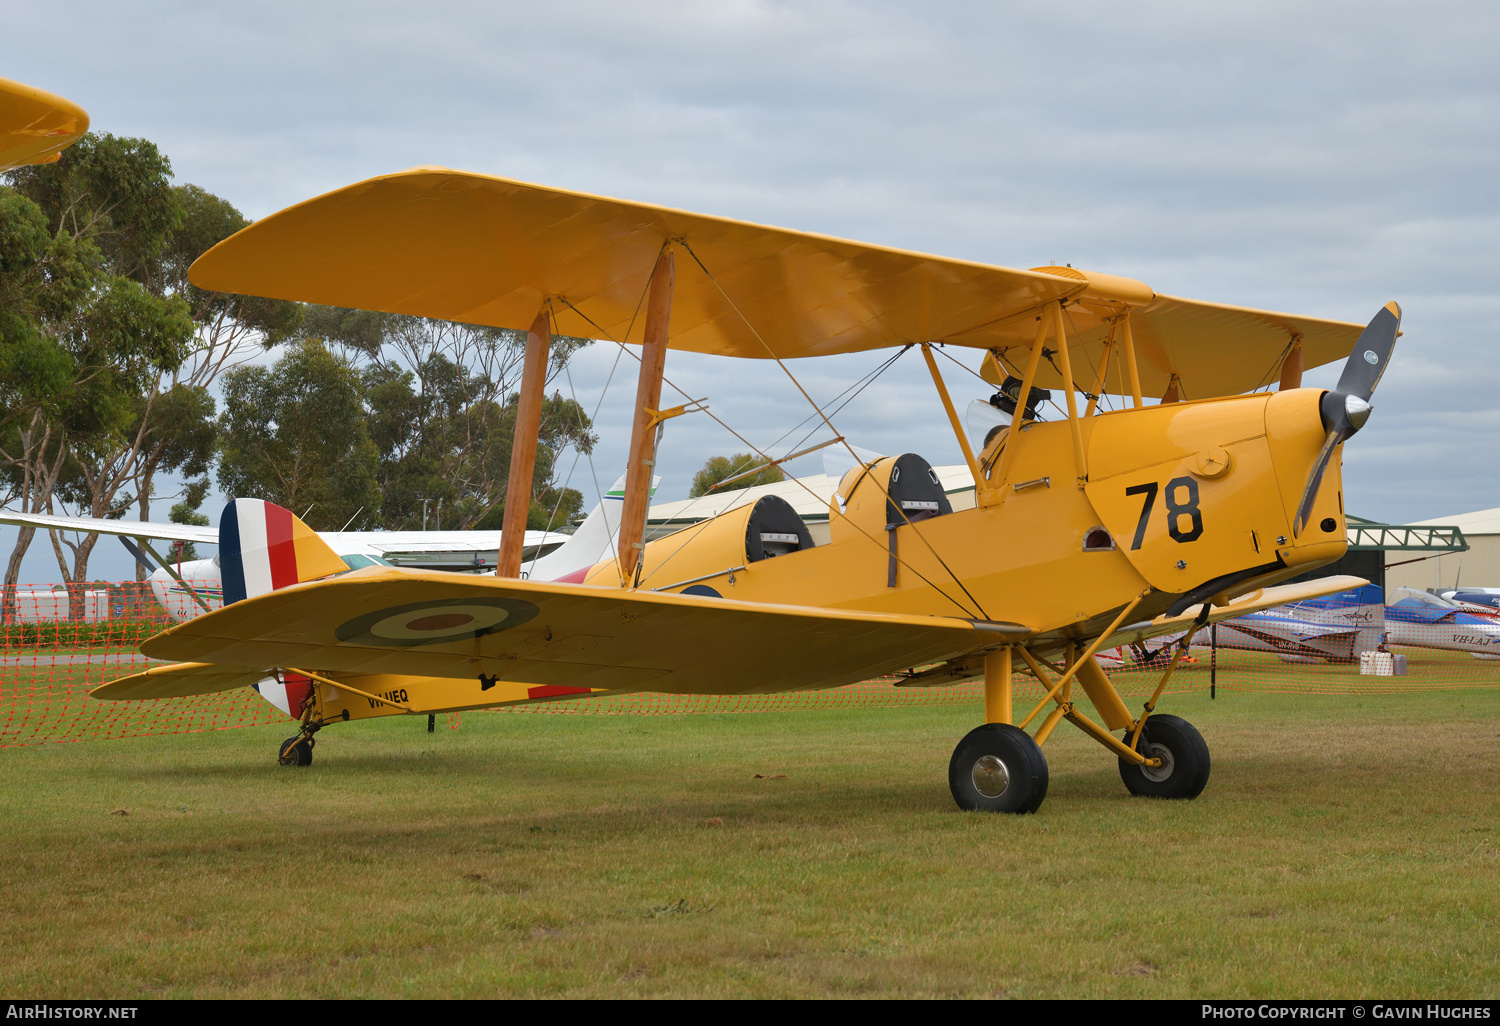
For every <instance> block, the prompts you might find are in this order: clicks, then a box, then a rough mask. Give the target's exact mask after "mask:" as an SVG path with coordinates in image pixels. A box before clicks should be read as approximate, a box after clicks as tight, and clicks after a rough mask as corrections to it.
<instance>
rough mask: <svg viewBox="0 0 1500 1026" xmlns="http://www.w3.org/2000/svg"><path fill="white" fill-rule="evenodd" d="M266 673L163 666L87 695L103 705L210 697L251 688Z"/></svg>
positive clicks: (204, 665) (203, 665)
mask: <svg viewBox="0 0 1500 1026" xmlns="http://www.w3.org/2000/svg"><path fill="white" fill-rule="evenodd" d="M269 672H270V671H268V670H265V669H257V668H254V667H249V666H221V665H216V664H213V663H168V664H167V665H165V666H152V667H150V668H149V669H147V670H146V671H145V672H143V673H134V674H131V675H130V676H129V677H121V678H119V679H118V680H112V681H110V682H109V683H108V684H100V685H99V686H98V687H97V688H95V689H94V690H92V691H90V692H89V697H90V698H97V699H99V700H101V701H105V702H128V701H139V700H140V699H143V698H187V697H188V696H190V695H213V694H217V693H218V692H220V691H233V690H235V689H236V688H248V687H253V686H254V685H256V684H258V683H259V682H260V681H262V680H264V679H265V678H266V676H267V675H268V673H269Z"/></svg>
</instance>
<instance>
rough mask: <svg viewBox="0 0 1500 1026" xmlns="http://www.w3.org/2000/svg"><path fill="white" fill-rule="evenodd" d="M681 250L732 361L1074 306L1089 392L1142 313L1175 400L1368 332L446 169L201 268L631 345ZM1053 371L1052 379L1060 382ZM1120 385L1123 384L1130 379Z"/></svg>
mask: <svg viewBox="0 0 1500 1026" xmlns="http://www.w3.org/2000/svg"><path fill="white" fill-rule="evenodd" d="M668 240H674V241H680V242H681V243H684V244H685V245H686V246H687V247H689V248H690V249H691V253H692V254H695V255H696V258H697V259H694V257H693V256H692V255H690V254H688V253H681V252H679V255H678V257H677V260H676V283H675V285H674V289H673V305H672V318H671V334H670V345H671V346H672V347H673V348H677V349H688V350H693V351H695V352H702V353H716V354H720V355H725V356H738V357H753V358H765V357H768V356H771V355H772V354H774V355H776V356H778V357H783V358H785V357H798V356H822V355H828V354H832V353H847V352H856V351H860V350H865V349H877V348H881V347H887V346H901V345H906V344H908V343H911V342H950V343H953V344H956V345H964V346H975V347H980V348H990V347H998V348H1001V349H1005V348H1011V347H1015V346H1023V347H1029V346H1030V345H1031V344H1032V342H1033V339H1034V337H1035V334H1036V328H1037V324H1036V313H1037V311H1038V310H1039V309H1040V308H1041V307H1042V306H1043V305H1044V304H1046V303H1048V302H1050V301H1052V300H1055V299H1066V300H1067V301H1068V305H1067V317H1068V321H1069V324H1070V328H1069V330H1070V332H1071V333H1074V334H1075V336H1076V337H1075V338H1074V339H1073V340H1072V344H1073V345H1074V346H1081V347H1083V351H1081V352H1080V353H1079V356H1078V357H1076V358H1075V363H1074V366H1075V368H1080V369H1078V370H1077V371H1076V373H1077V375H1078V376H1079V378H1080V381H1081V383H1082V384H1084V385H1085V386H1086V385H1087V384H1088V379H1089V378H1090V377H1091V375H1090V374H1089V372H1088V371H1086V370H1084V369H1081V368H1083V367H1092V366H1095V365H1096V363H1097V352H1090V351H1089V348H1090V347H1093V349H1094V350H1097V348H1098V347H1099V346H1100V345H1102V342H1103V339H1104V337H1105V335H1106V333H1107V331H1108V327H1107V323H1106V322H1107V321H1108V320H1109V319H1111V318H1113V317H1115V316H1116V315H1118V314H1119V313H1120V312H1121V311H1122V310H1124V309H1126V308H1135V309H1136V310H1137V314H1138V315H1139V316H1141V317H1142V318H1143V320H1142V322H1141V327H1139V328H1137V329H1136V337H1137V338H1144V345H1143V350H1144V351H1145V352H1147V353H1148V354H1149V355H1148V356H1147V358H1146V359H1144V360H1143V361H1142V363H1141V375H1142V381H1141V383H1142V387H1143V388H1144V389H1145V390H1146V391H1147V392H1156V393H1159V392H1161V391H1164V390H1165V388H1166V386H1167V382H1168V380H1169V378H1170V375H1171V374H1172V373H1177V374H1178V375H1179V377H1180V378H1181V380H1182V382H1183V387H1184V390H1185V393H1186V395H1188V396H1189V397H1192V398H1199V397H1203V396H1207V395H1211V394H1223V395H1230V394H1237V393H1239V392H1244V391H1247V390H1249V389H1251V388H1254V387H1256V386H1257V385H1258V384H1261V383H1263V382H1262V378H1263V377H1264V376H1265V374H1266V371H1267V368H1268V367H1273V366H1274V367H1276V368H1279V366H1280V356H1281V355H1282V354H1283V352H1284V351H1285V350H1286V347H1287V345H1288V343H1289V341H1290V339H1291V337H1292V336H1293V335H1295V334H1301V335H1302V336H1303V337H1304V339H1305V341H1304V364H1305V366H1308V367H1312V366H1315V365H1316V364H1318V363H1320V362H1326V361H1327V360H1333V359H1341V358H1343V357H1344V356H1346V355H1348V353H1349V350H1350V349H1351V348H1352V347H1353V345H1354V341H1355V339H1357V338H1358V337H1359V332H1360V330H1361V328H1362V326H1361V325H1357V324H1347V325H1346V324H1340V323H1338V322H1333V321H1319V320H1316V319H1313V318H1296V317H1290V316H1288V315H1285V314H1276V313H1268V312H1265V311H1258V310H1243V309H1240V308H1238V307H1229V306H1214V305H1212V304H1207V303H1195V302H1193V301H1190V300H1176V299H1171V298H1170V297H1164V296H1156V295H1155V294H1154V293H1153V292H1152V290H1151V289H1150V288H1149V287H1147V286H1146V285H1144V284H1142V283H1141V282H1138V281H1132V280H1130V279H1126V278H1119V277H1115V276H1112V275H1103V274H1096V273H1093V272H1083V271H1078V270H1075V269H1073V268H1037V269H1034V270H1029V271H1022V270H1016V269H1013V268H1007V267H996V266H992V265H988V264H978V263H972V262H970V261H965V260H955V259H951V258H947V257H938V256H931V255H929V254H925V253H914V252H909V251H906V250H899V249H891V248H888V247H884V246H875V245H871V244H869V243H863V242H850V241H848V240H845V239H836V238H831V237H829V236H825V235H816V234H812V233H809V232H797V231H789V230H787V229H784V228H772V227H767V226H765V225H757V224H750V223H747V222H744V221H735V220H731V219H729V218H722V217H710V216H708V215H704V214H693V213H688V212H686V211H682V210H672V209H669V208H666V207H658V206H654V205H652V204H649V203H632V202H627V201H625V200H617V199H610V198H607V197H603V196H591V195H588V194H586V193H578V192H570V191H568V190H565V189H549V188H545V187H542V186H538V185H529V184H527V183H524V182H517V181H512V180H510V179H506V178H496V177H493V176H490V175H480V174H473V173H471V172H467V171H453V170H450V169H448V168H435V167H425V168H413V169H411V170H409V171H402V172H399V173H397V174H393V175H385V176H382V177H379V178H372V179H370V180H368V181H365V182H360V183H358V184H356V185H351V186H348V187H347V188H344V189H339V190H337V191H335V192H331V193H328V194H326V195H324V196H319V197H317V198H316V199H311V200H308V201H306V202H304V203H299V204H297V205H296V206H293V207H288V208H287V209H286V210H283V211H281V212H279V213H276V214H273V215H271V216H270V217H267V218H263V219H262V220H260V221H257V222H256V223H255V224H253V225H251V226H250V227H248V228H246V229H244V230H243V231H241V232H239V233H238V234H236V235H234V236H231V237H230V238H228V239H225V240H224V241H223V242H221V243H219V244H218V245H217V246H215V247H214V248H213V249H211V250H209V251H208V252H207V253H205V254H204V255H203V256H201V257H200V258H199V259H198V261H197V262H196V263H195V264H194V265H193V267H192V271H191V278H192V280H193V283H194V284H196V285H199V286H201V287H203V288H207V289H214V290H217V291H222V292H239V293H247V294H250V295H258V296H272V297H277V298H282V299H294V300H301V301H305V302H314V303H326V304H331V305H334V306H346V307H356V308H359V309H365V310H384V311H388V312H392V313H405V314H415V315H419V316H423V317H436V318H441V319H444V320H451V321H463V322H467V323H471V324H487V325H493V326H496V327H503V328H515V329H518V330H524V329H525V328H527V327H528V326H529V325H530V324H531V323H532V321H533V320H534V319H535V318H536V313H537V310H538V308H539V306H540V304H541V303H542V301H543V300H544V299H547V298H553V297H562V298H563V299H565V300H566V302H557V303H555V304H554V307H553V309H554V313H555V315H556V318H557V324H558V327H559V330H562V331H567V332H571V333H573V334H576V335H583V336H586V337H589V338H598V337H600V336H601V334H603V335H605V336H608V337H611V338H615V339H624V336H625V332H626V330H627V328H628V327H629V326H630V324H631V323H632V320H638V318H636V316H635V315H636V313H637V310H638V308H639V305H640V300H641V296H642V294H643V292H644V290H645V287H646V283H647V280H648V278H649V276H650V274H651V270H652V267H653V266H654V264H655V262H656V258H657V254H658V253H659V252H660V251H661V248H662V246H663V244H664V243H666V242H667V241H668ZM698 260H701V261H702V266H700V265H699V263H698ZM705 268H706V271H705ZM710 274H711V275H712V277H710V276H709V275H710ZM721 286H722V291H721ZM575 307H576V310H575ZM1132 323H1136V322H1135V321H1134V320H1132ZM640 327H641V326H640V325H637V330H640ZM1325 335H1326V336H1327V338H1326V340H1325ZM1226 340H1227V342H1228V344H1227V345H1226ZM632 341H634V340H632ZM1309 343H1311V344H1309ZM1208 354H1218V355H1208ZM1044 368H1045V369H1044V372H1043V373H1044V377H1043V378H1042V379H1041V381H1040V383H1041V384H1043V385H1050V386H1051V387H1057V386H1058V385H1059V384H1060V379H1058V380H1051V378H1055V377H1056V374H1057V372H1056V371H1055V370H1054V369H1052V368H1050V367H1046V365H1044ZM1048 376H1050V377H1048ZM1200 378H1201V380H1200ZM1106 387H1107V388H1108V390H1109V391H1112V392H1120V391H1122V389H1123V386H1122V385H1121V384H1120V383H1119V382H1117V381H1116V380H1115V376H1114V375H1111V376H1110V380H1109V383H1108V385H1107V386H1106Z"/></svg>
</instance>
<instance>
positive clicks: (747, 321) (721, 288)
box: [681, 240, 989, 619]
mask: <svg viewBox="0 0 1500 1026" xmlns="http://www.w3.org/2000/svg"><path fill="white" fill-rule="evenodd" d="M681 245H682V248H683V249H685V250H687V252H688V255H689V256H691V257H692V258H693V260H694V262H695V263H697V265H698V267H699V268H700V269H701V270H702V271H703V273H704V274H706V275H707V276H708V280H709V281H711V282H713V283H714V288H716V289H718V290H719V295H721V296H723V297H724V301H725V302H726V303H728V304H729V307H730V309H732V310H733V311H734V312H735V313H736V314H738V315H739V318H740V320H742V321H744V322H745V327H747V328H749V329H750V333H751V334H752V335H754V336H755V340H756V341H757V342H759V343H760V344H761V347H762V348H763V349H765V351H766V355H767V356H769V357H770V358H771V359H773V360H775V361H776V366H778V367H780V368H781V370H782V373H784V374H785V375H786V376H787V380H789V381H790V382H791V383H792V384H793V385H794V386H795V387H796V389H797V391H798V392H800V393H802V398H804V399H806V400H807V403H808V405H809V406H811V407H812V408H813V410H814V411H816V412H817V414H818V416H819V417H821V418H822V420H823V423H824V424H826V425H827V426H828V430H829V431H830V432H832V433H833V435H834V436H835V437H840V438H842V437H843V436H841V435H839V432H838V429H837V428H835V427H834V426H833V422H832V421H830V420H829V419H828V415H827V414H825V413H824V412H823V410H822V408H821V407H820V406H819V405H818V404H817V403H816V402H814V401H813V397H812V396H810V395H808V394H807V389H805V388H803V387H802V382H800V381H798V380H797V376H796V375H795V374H793V373H792V372H791V369H790V368H788V367H787V365H786V363H785V362H784V361H783V360H782V359H781V357H779V356H777V355H776V351H775V350H773V349H772V348H771V346H770V344H769V343H768V342H766V340H765V339H764V338H763V337H762V336H761V333H760V332H759V331H757V330H756V328H755V325H754V324H753V323H751V321H750V318H748V317H746V316H745V312H744V311H743V310H741V309H740V308H739V304H737V303H736V302H735V301H734V300H733V299H732V298H730V295H729V293H728V291H726V290H725V288H724V286H723V285H722V284H720V282H719V279H718V278H716V277H715V276H714V273H713V272H712V271H710V270H709V269H708V267H707V265H705V264H704V263H703V261H702V260H701V259H700V258H699V256H698V254H697V253H695V252H694V251H693V247H691V246H689V245H688V243H687V241H686V240H682V243H681ZM844 448H846V449H848V450H849V455H850V456H853V457H854V460H855V462H857V463H863V462H864V461H863V460H861V459H860V458H859V454H858V453H856V452H855V451H854V447H853V446H852V445H850V444H849V442H848V440H845V441H844ZM762 458H764V456H763V457H762ZM877 487H879V485H878V483H877ZM880 490H881V492H882V493H884V494H885V498H886V501H887V502H888V503H890V492H889V491H887V490H886V489H885V488H883V487H882V488H880ZM890 505H891V507H892V508H894V509H895V510H896V513H897V514H898V515H899V516H900V517H901V519H902V520H903V521H905V522H906V525H907V526H908V527H910V528H911V529H912V534H913V535H915V536H916V537H917V538H918V539H919V540H920V541H921V542H922V544H923V545H924V546H926V548H927V551H928V552H930V553H931V554H932V558H933V559H936V560H937V561H938V565H939V566H941V567H942V568H943V570H944V571H946V572H947V574H948V576H949V577H951V578H953V583H954V584H956V585H958V587H959V590H961V591H962V592H963V593H964V594H965V595H967V596H968V598H969V601H970V602H972V603H974V606H975V608H977V609H978V610H979V612H980V615H981V616H982V617H983V618H984V619H989V614H987V613H985V611H984V606H983V605H982V604H981V603H980V601H979V600H978V599H977V598H975V597H974V596H973V594H971V593H970V591H969V589H968V587H967V586H965V584H964V582H963V579H962V578H960V577H959V576H958V574H956V573H954V572H953V568H952V567H950V566H949V565H948V564H947V562H946V561H945V560H944V559H943V557H942V556H940V555H938V551H937V550H936V549H935V548H933V547H932V542H931V541H929V540H928V539H927V536H926V535H924V534H923V533H922V532H921V531H918V530H917V529H916V525H915V524H913V523H912V521H911V518H910V517H908V516H907V515H906V511H905V510H903V509H902V508H901V507H900V506H899V505H898V504H896V503H890ZM870 540H871V541H875V539H873V538H872V539H870ZM912 572H913V573H915V572H916V571H915V570H913V571H912ZM919 576H920V575H919ZM923 580H926V578H923ZM929 583H930V582H929Z"/></svg>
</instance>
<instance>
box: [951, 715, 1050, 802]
mask: <svg viewBox="0 0 1500 1026" xmlns="http://www.w3.org/2000/svg"><path fill="white" fill-rule="evenodd" d="M948 786H949V788H951V789H952V791H953V800H954V801H955V802H957V803H958V807H959V808H960V809H963V810H964V811H965V812H1015V813H1026V812H1035V811H1036V810H1037V809H1038V808H1039V807H1040V806H1041V804H1042V799H1043V798H1046V797H1047V757H1046V756H1045V755H1043V754H1042V750H1041V748H1040V747H1038V745H1037V743H1036V742H1035V741H1033V740H1032V739H1031V735H1029V734H1027V733H1026V732H1025V731H1024V730H1021V729H1020V728H1019V727H1013V726H1011V725H1010V724H1008V723H986V724H985V725H984V726H982V727H975V728H974V729H973V730H971V731H969V732H968V733H967V734H966V735H964V739H963V740H962V741H960V742H959V743H958V747H957V748H955V749H954V750H953V758H952V759H951V760H950V761H949V763H948Z"/></svg>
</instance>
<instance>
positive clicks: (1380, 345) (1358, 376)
mask: <svg viewBox="0 0 1500 1026" xmlns="http://www.w3.org/2000/svg"><path fill="white" fill-rule="evenodd" d="M1399 334H1401V307H1399V306H1397V305H1396V304H1395V303H1394V302H1390V303H1387V304H1385V306H1383V307H1381V308H1380V312H1379V313H1378V314H1376V315H1375V318H1374V320H1372V321H1370V323H1369V324H1368V325H1366V326H1365V330H1364V331H1362V332H1360V335H1359V341H1358V342H1356V343H1355V344H1354V352H1352V353H1350V354H1349V362H1348V363H1346V364H1344V373H1343V374H1341V375H1339V383H1338V386H1337V387H1336V388H1334V390H1333V391H1331V392H1324V393H1323V399H1322V402H1320V403H1319V404H1318V413H1319V414H1320V415H1321V416H1322V418H1323V427H1324V428H1326V429H1327V430H1328V437H1327V438H1325V439H1324V440H1323V448H1322V450H1321V451H1319V453H1318V462H1317V463H1315V464H1313V469H1312V473H1311V474H1309V475H1307V487H1306V488H1304V489H1303V490H1302V503H1301V504H1300V505H1299V506H1298V507H1297V519H1296V521H1295V522H1294V523H1293V524H1292V537H1293V538H1295V537H1297V536H1299V535H1300V534H1301V533H1302V529H1303V528H1304V527H1306V526H1307V518H1308V517H1310V516H1312V507H1313V500H1314V499H1316V498H1317V497H1318V487H1319V486H1320V485H1321V484H1322V483H1323V472H1324V471H1326V470H1327V469H1328V461H1329V460H1330V459H1332V458H1333V450H1334V449H1336V448H1338V446H1339V444H1340V443H1341V442H1343V441H1344V440H1345V439H1347V438H1348V437H1349V436H1350V435H1352V434H1354V432H1356V431H1358V430H1359V429H1360V428H1362V427H1364V426H1365V421H1367V420H1369V419H1370V410H1371V409H1372V407H1371V406H1370V396H1372V395H1374V394H1375V386H1376V385H1378V384H1380V376H1381V375H1382V374H1384V373H1385V367H1386V364H1388V363H1390V362H1391V351H1392V350H1393V349H1395V348H1396V336H1397V335H1399Z"/></svg>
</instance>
